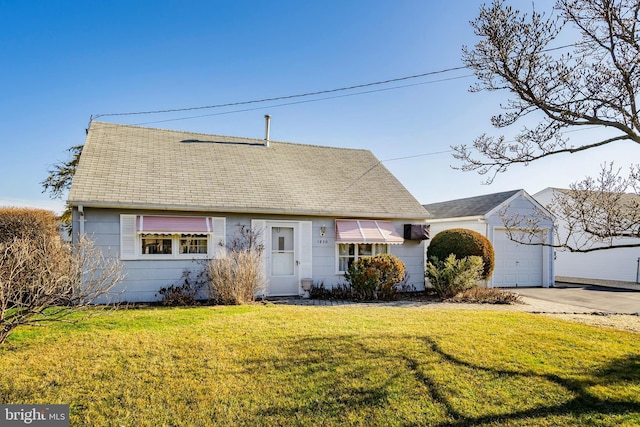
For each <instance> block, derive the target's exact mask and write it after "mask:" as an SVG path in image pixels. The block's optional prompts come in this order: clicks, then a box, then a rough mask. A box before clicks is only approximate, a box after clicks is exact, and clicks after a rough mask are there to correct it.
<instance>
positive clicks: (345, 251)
mask: <svg viewBox="0 0 640 427" xmlns="http://www.w3.org/2000/svg"><path fill="white" fill-rule="evenodd" d="M386 253H389V245H387V244H385V243H339V244H338V272H340V273H344V272H345V271H347V270H348V269H349V266H350V265H351V264H353V262H354V261H355V260H357V259H358V258H360V257H365V256H376V255H380V254H386Z"/></svg>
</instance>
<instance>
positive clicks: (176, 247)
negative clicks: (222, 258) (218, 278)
mask: <svg viewBox="0 0 640 427" xmlns="http://www.w3.org/2000/svg"><path fill="white" fill-rule="evenodd" d="M198 235H202V236H206V239H207V252H206V253H203V254H182V253H180V240H182V239H183V238H184V237H188V236H193V234H191V233H180V234H178V233H172V234H162V233H137V236H136V252H137V255H138V259H144V260H147V259H165V260H167V259H207V258H210V256H211V255H210V254H211V240H212V239H211V233H198ZM144 236H159V237H164V238H165V239H171V253H170V254H145V253H143V252H142V239H143V237H144Z"/></svg>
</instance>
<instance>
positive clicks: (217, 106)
mask: <svg viewBox="0 0 640 427" xmlns="http://www.w3.org/2000/svg"><path fill="white" fill-rule="evenodd" d="M465 68H466V67H465V66H460V67H452V68H446V69H442V70H437V71H430V72H428V73H422V74H415V75H412V76H404V77H398V78H394V79H388V80H381V81H377V82H371V83H363V84H359V85H353V86H346V87H340V88H336V89H327V90H320V91H316V92H307V93H301V94H296V95H286V96H277V97H273V98H263V99H256V100H251V101H239V102H230V103H227V104H216V105H205V106H202V107H189V108H173V109H167V110H150V111H136V112H128V113H106V114H96V115H95V116H93V117H92V118H95V119H97V118H99V117H112V116H133V115H140V114H159V113H175V112H179V111H193V110H205V109H210V108H221V107H233V106H237V105H247V104H257V103H261V102H270V101H280V100H283V99H292V98H302V97H307V96H314V95H322V94H325V93H334V92H342V91H345V90H353V89H359V88H363V87H370V86H378V85H384V84H389V83H394V82H399V81H403V80H410V79H417V78H420V77H426V76H433V75H436V74H443V73H449V72H451V71H456V70H462V69H465Z"/></svg>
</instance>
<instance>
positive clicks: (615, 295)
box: [508, 283, 640, 314]
mask: <svg viewBox="0 0 640 427" xmlns="http://www.w3.org/2000/svg"><path fill="white" fill-rule="evenodd" d="M556 286H557V287H555V288H509V289H508V290H510V291H514V292H518V293H519V294H520V295H522V296H524V297H527V298H533V299H539V300H544V301H551V302H555V303H561V304H568V305H574V306H578V307H584V308H588V309H592V310H598V311H603V312H609V313H620V314H636V313H640V292H638V291H631V290H626V289H616V288H605V287H602V286H593V285H571V284H566V283H561V284H557V285H556Z"/></svg>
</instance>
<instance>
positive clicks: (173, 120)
mask: <svg viewBox="0 0 640 427" xmlns="http://www.w3.org/2000/svg"><path fill="white" fill-rule="evenodd" d="M467 77H473V74H465V75H463V76H457V77H449V78H446V79H438V80H430V81H428V82H420V83H412V84H407V85H401V86H393V87H388V88H383V89H374V90H367V91H362V92H356V93H348V94H345V95H335V96H326V97H324V98H316V99H308V100H304V101H295V102H286V103H283V104H274V105H269V106H266V107H264V106H263V107H253V108H243V109H241V110H231V111H224V112H221V113H210V114H201V115H198V116H188V117H178V118H175V119H164V120H154V121H151V122H141V123H134V125H136V126H139V125H148V124H153V123H165V122H175V121H179V120H190V119H199V118H202V117H211V116H222V115H225V114H234V113H243V112H245V111H254V110H262V109H264V108H278V107H285V106H288V105H296V104H306V103H308V102H318V101H326V100H327V99H336V98H346V97H349V96H357V95H365V94H368V93H376V92H384V91H387V90H395V89H402V88H406V87H413V86H421V85H426V84H432V83H440V82H445V81H449V80H458V79H464V78H467Z"/></svg>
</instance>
